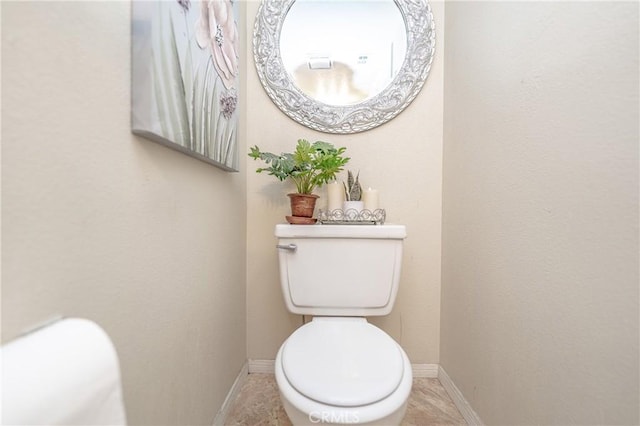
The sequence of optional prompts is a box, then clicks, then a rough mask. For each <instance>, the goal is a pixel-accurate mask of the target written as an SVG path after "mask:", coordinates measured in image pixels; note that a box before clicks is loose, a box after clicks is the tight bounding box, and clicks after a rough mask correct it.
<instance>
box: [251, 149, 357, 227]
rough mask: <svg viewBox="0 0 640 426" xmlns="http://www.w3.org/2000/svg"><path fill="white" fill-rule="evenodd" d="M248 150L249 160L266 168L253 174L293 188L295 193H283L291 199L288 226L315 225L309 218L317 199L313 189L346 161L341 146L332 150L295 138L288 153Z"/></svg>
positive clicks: (320, 184) (330, 179)
mask: <svg viewBox="0 0 640 426" xmlns="http://www.w3.org/2000/svg"><path fill="white" fill-rule="evenodd" d="M250 149H251V152H250V153H249V157H251V158H253V159H254V160H262V161H264V162H265V163H266V164H267V166H268V167H259V168H258V169H256V172H257V173H262V172H268V174H269V175H271V176H275V177H276V178H277V179H278V180H280V181H284V180H286V179H287V178H290V179H291V180H292V181H293V182H294V184H295V185H296V191H297V192H296V193H293V194H287V195H288V196H289V198H290V199H291V217H289V216H288V217H287V221H288V222H289V223H315V219H311V218H312V216H313V211H314V208H315V204H316V200H317V199H318V198H319V196H318V195H316V194H314V193H313V191H314V189H316V188H317V187H320V186H322V185H324V184H325V183H327V182H329V181H332V180H334V179H335V178H336V174H338V173H339V172H341V171H342V169H343V167H344V165H345V164H347V162H348V161H349V160H350V158H349V157H345V156H344V152H345V151H346V148H344V147H342V148H336V147H334V146H333V145H332V144H330V143H328V142H323V141H316V142H314V143H310V142H309V141H307V140H306V139H298V143H297V145H296V149H295V151H294V152H292V153H282V154H279V155H277V154H273V153H271V152H263V151H260V148H258V146H254V147H251V148H250Z"/></svg>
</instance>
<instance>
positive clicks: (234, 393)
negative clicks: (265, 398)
mask: <svg viewBox="0 0 640 426" xmlns="http://www.w3.org/2000/svg"><path fill="white" fill-rule="evenodd" d="M248 375H249V363H248V362H245V363H244V365H243V366H242V368H241V369H240V372H239V373H238V376H237V377H236V380H235V381H234V382H233V385H231V389H229V393H228V394H227V397H226V398H225V399H224V402H223V403H222V407H220V410H218V414H216V418H215V419H213V426H224V425H225V424H226V421H227V415H228V414H229V409H230V408H231V405H232V404H233V402H234V401H235V400H236V398H237V397H238V394H239V393H240V389H241V388H242V385H243V384H244V382H245V381H246V380H247V376H248Z"/></svg>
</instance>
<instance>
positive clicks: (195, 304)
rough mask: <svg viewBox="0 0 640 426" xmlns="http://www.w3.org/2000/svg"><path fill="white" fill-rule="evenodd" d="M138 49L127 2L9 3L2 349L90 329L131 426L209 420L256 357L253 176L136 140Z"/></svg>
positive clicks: (5, 23)
mask: <svg viewBox="0 0 640 426" xmlns="http://www.w3.org/2000/svg"><path fill="white" fill-rule="evenodd" d="M130 55H131V52H130V3H129V2H124V1H115V2H55V3H54V2H15V3H14V2H2V91H3V93H2V122H3V123H2V124H3V127H2V249H3V250H2V267H3V268H2V332H3V341H7V340H10V339H11V338H13V337H14V336H16V335H17V334H18V333H19V332H20V331H21V330H23V329H25V328H27V327H30V326H31V325H33V324H35V323H38V322H40V321H43V320H46V319H47V318H50V317H52V316H54V315H57V314H62V315H66V316H80V317H85V318H89V319H92V320H94V321H96V322H97V323H99V324H100V325H102V326H103V327H104V328H105V329H106V331H107V332H108V333H109V334H110V335H111V337H112V338H113V340H114V342H115V345H116V349H117V351H118V353H119V356H120V359H121V364H122V373H123V380H124V393H125V402H126V408H127V413H128V417H129V421H130V423H131V424H150V425H151V424H153V425H158V424H163V425H170V424H175V425H186V424H193V425H195V424H203V425H204V424H209V425H210V424H212V422H213V418H214V416H215V414H216V412H217V410H218V409H219V408H220V406H221V404H222V402H223V400H224V398H225V396H226V394H227V392H228V391H229V388H230V387H231V384H232V383H233V380H234V379H235V377H236V375H237V373H238V371H239V370H240V368H241V367H242V365H243V363H244V361H245V358H246V336H245V331H246V328H245V318H246V312H245V226H246V225H245V222H246V220H245V208H246V206H245V202H246V200H245V174H244V173H226V172H223V171H222V170H220V169H217V168H215V167H213V166H210V165H208V164H205V163H203V162H200V161H198V160H195V159H192V158H190V157H187V156H185V155H183V154H180V153H178V152H175V151H172V150H169V149H167V148H164V147H162V146H160V145H158V144H155V143H153V142H150V141H147V140H145V139H141V138H138V137H134V136H133V135H131V133H130V124H129V114H130V91H129V86H130ZM243 136H244V135H243ZM244 149H245V148H244V142H242V143H241V150H244ZM242 167H243V169H244V167H245V166H244V160H243V164H242Z"/></svg>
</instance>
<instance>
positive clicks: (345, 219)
mask: <svg viewBox="0 0 640 426" xmlns="http://www.w3.org/2000/svg"><path fill="white" fill-rule="evenodd" d="M386 218H387V213H386V212H385V210H384V209H376V210H373V211H371V210H367V209H364V210H356V209H348V210H342V209H336V210H331V211H328V210H319V211H318V223H320V224H327V225H382V224H384V221H385V219H386Z"/></svg>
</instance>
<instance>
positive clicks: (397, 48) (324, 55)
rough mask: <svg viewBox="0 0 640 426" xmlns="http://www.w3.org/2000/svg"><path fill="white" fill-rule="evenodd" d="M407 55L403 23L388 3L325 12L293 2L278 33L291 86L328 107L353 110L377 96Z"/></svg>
mask: <svg viewBox="0 0 640 426" xmlns="http://www.w3.org/2000/svg"><path fill="white" fill-rule="evenodd" d="M335 29H339V31H336V30H335ZM406 51H407V34H406V28H405V25H404V18H403V17H402V14H401V13H400V9H398V7H397V6H396V4H395V2H394V1H393V0H385V1H367V0H359V1H358V0H357V1H343V0H341V1H331V2H330V5H329V6H328V5H327V4H326V2H320V1H317V0H297V1H296V2H295V3H294V4H293V5H292V6H291V8H290V9H289V12H288V13H287V15H286V17H285V20H284V22H283V23H282V30H281V31H280V55H281V57H282V63H283V66H284V69H285V71H286V72H287V74H289V77H290V78H291V79H292V81H293V84H294V85H295V86H296V87H297V88H298V89H300V90H301V91H302V92H303V93H304V94H305V95H307V96H309V97H310V98H312V99H315V100H317V101H319V102H322V103H325V104H329V105H339V106H343V105H353V104H357V103H360V102H363V101H366V100H367V99H371V98H372V97H373V96H375V95H377V94H379V93H380V92H382V91H383V90H384V89H385V88H386V87H387V86H388V85H389V84H390V83H391V82H392V81H393V79H394V77H395V76H396V75H398V72H399V71H400V67H401V65H402V62H403V60H404V57H405V53H406Z"/></svg>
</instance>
